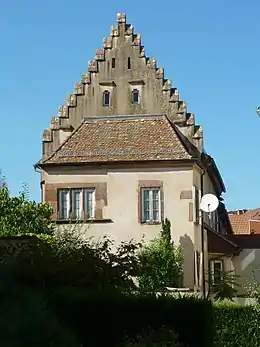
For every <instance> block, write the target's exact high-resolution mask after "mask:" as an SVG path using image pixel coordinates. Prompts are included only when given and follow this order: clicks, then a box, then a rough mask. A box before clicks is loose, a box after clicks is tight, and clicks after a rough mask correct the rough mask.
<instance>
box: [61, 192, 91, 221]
mask: <svg viewBox="0 0 260 347" xmlns="http://www.w3.org/2000/svg"><path fill="white" fill-rule="evenodd" d="M75 191H80V216H79V217H74V216H73V211H72V208H73V205H72V204H73V192H75ZM85 191H88V192H91V193H92V208H91V209H92V213H91V216H90V217H89V218H88V219H94V218H95V189H94V188H69V189H59V191H58V199H59V211H58V213H59V219H60V220H69V219H70V218H71V216H72V219H80V220H82V219H85V206H84V204H85V201H84V192H85ZM61 192H66V193H67V218H61V210H62V199H61Z"/></svg>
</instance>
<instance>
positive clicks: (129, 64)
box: [127, 57, 131, 70]
mask: <svg viewBox="0 0 260 347" xmlns="http://www.w3.org/2000/svg"><path fill="white" fill-rule="evenodd" d="M127 68H128V70H130V69H131V59H130V57H128V60H127Z"/></svg>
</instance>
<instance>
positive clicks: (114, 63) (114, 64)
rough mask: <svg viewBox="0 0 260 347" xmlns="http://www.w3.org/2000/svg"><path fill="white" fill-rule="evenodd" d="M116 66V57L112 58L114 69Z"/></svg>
mask: <svg viewBox="0 0 260 347" xmlns="http://www.w3.org/2000/svg"><path fill="white" fill-rule="evenodd" d="M115 67H116V59H115V58H112V69H114V68H115Z"/></svg>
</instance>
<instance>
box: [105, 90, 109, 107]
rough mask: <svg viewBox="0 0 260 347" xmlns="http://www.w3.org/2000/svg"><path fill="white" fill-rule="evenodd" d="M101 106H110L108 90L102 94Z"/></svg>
mask: <svg viewBox="0 0 260 347" xmlns="http://www.w3.org/2000/svg"><path fill="white" fill-rule="evenodd" d="M103 106H110V93H109V91H108V90H105V91H104V93H103Z"/></svg>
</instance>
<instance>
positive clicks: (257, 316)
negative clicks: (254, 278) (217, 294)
mask: <svg viewBox="0 0 260 347" xmlns="http://www.w3.org/2000/svg"><path fill="white" fill-rule="evenodd" d="M259 321H260V312H259V310H257V309H256V307H254V306H238V305H234V304H229V305H227V304H223V303H222V304H216V305H214V324H215V326H216V336H215V339H214V346H216V347H219V346H223V347H259V345H260V329H259Z"/></svg>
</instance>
